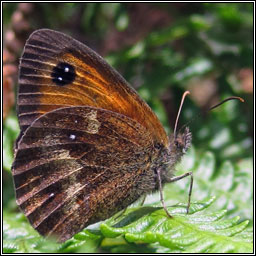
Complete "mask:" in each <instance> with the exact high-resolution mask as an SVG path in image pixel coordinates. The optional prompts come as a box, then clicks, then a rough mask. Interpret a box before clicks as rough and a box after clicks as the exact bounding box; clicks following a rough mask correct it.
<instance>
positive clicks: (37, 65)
mask: <svg viewBox="0 0 256 256" xmlns="http://www.w3.org/2000/svg"><path fill="white" fill-rule="evenodd" d="M65 72H66V73H65ZM83 105H87V106H94V107H98V108H102V109H106V110H111V111H113V112H116V113H120V114H123V115H125V116H127V117H130V118H131V119H134V120H136V121H137V122H138V123H140V124H141V125H143V126H144V127H145V128H147V130H148V131H149V132H150V133H151V136H152V138H153V139H154V140H155V141H157V142H159V143H161V144H163V145H165V146H167V144H168V139H167V136H166V133H165V131H164V129H163V127H162V125H161V123H160V122H159V120H158V118H157V117H156V115H155V114H154V113H153V112H152V110H151V109H150V108H149V106H148V105H147V104H146V103H145V102H144V101H143V100H142V99H141V98H140V97H139V96H138V94H137V93H136V92H135V90H133V89H132V88H131V87H130V86H129V85H128V83H127V82H126V81H125V80H124V79H123V78H122V76H121V75H120V74H119V73H118V72H116V71H115V70H114V69H113V68H112V67H111V66H110V65H108V64H107V63H106V62H105V61H104V60H103V59H102V58H101V57H100V56H99V55H98V54H96V53H95V52H94V51H92V50H91V49H90V48H88V47H86V46H85V45H83V44H81V43H80V42H78V41H76V40H74V39H73V38H71V37H69V36H67V35H64V34H62V33H59V32H56V31H52V30H48V29H43V30H38V31H36V32H34V33H33V34H32V35H31V36H30V38H29V39H28V41H27V43H26V45H25V49H24V52H23V55H22V58H21V62H20V75H19V93H18V115H19V122H20V126H21V130H22V132H24V131H25V130H26V129H27V127H29V126H30V125H31V123H32V122H33V120H35V119H36V118H38V117H39V116H40V115H42V114H44V113H47V112H49V111H52V110H54V109H57V108H61V107H65V106H83Z"/></svg>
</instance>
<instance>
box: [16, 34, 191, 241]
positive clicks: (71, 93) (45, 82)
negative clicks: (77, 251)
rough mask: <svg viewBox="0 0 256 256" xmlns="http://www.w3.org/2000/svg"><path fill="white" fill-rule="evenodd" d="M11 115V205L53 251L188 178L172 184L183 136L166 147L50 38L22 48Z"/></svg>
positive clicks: (69, 44) (89, 63)
mask: <svg viewBox="0 0 256 256" xmlns="http://www.w3.org/2000/svg"><path fill="white" fill-rule="evenodd" d="M17 113H18V119H19V125H20V130H21V131H20V135H19V137H18V139H17V141H16V145H15V160H14V163H13V165H12V174H13V177H14V184H15V189H16V201H17V204H18V205H19V207H20V209H21V210H22V211H23V212H24V214H25V215H26V217H27V218H28V220H29V222H30V223H31V224H32V226H33V227H34V228H35V229H36V230H37V231H38V232H39V233H40V234H41V235H44V236H50V235H53V236H55V237H57V239H58V241H60V242H63V241H65V240H67V239H69V238H71V237H72V236H73V235H74V234H76V233H77V232H79V231H81V230H82V229H83V228H84V227H86V226H88V225H90V224H92V223H95V222H98V221H100V220H104V219H106V218H109V217H110V216H112V215H113V214H115V213H116V212H118V211H120V210H122V209H124V208H126V207H127V206H128V205H130V204H131V203H133V202H134V201H135V200H137V199H138V198H139V197H141V196H142V195H145V194H147V193H149V192H152V191H156V190H160V196H161V201H162V203H163V206H164V201H163V195H162V184H164V183H167V182H172V181H176V180H178V179H181V178H183V177H185V176H188V175H190V176H191V178H192V173H186V174H184V175H181V176H178V177H173V170H174V165H175V163H176V162H177V161H179V160H180V159H181V157H182V155H183V154H184V153H185V152H186V151H187V149H188V148H189V146H190V144H191V133H190V131H189V129H188V128H185V130H184V133H178V134H176V133H174V134H173V135H171V136H169V137H168V136H167V134H166V132H165V130H164V128H163V126H162V125H161V123H160V121H159V120H158V118H157V117H156V115H155V114H154V113H153V112H152V110H151V109H150V107H149V106H148V105H147V104H146V103H145V102H144V101H143V100H142V99H141V98H140V96H139V95H138V94H137V93H136V91H135V90H134V89H133V88H132V87H131V86H130V85H129V84H128V83H127V82H126V81H125V80H124V78H123V77H122V76H121V75H120V74H119V73H118V72H117V71H115V70H114V69H113V68H112V67H111V66H110V65H109V64H107V62H106V61H104V60H103V59H102V58H101V57H100V56H99V55H98V54H97V53H95V52H94V51H93V50H91V49H90V48H88V47H87V46H85V45H84V44H82V43H80V42H78V41H76V40H75V39H73V38H71V37H69V36H67V35H65V34H62V33H60V32H56V31H52V30H49V29H41V30H37V31H35V32H34V33H33V34H32V35H31V36H30V37H29V39H28V40H27V42H26V45H25V48H24V52H23V55H22V58H21V61H20V72H19V90H18V99H17ZM175 130H176V129H175ZM191 189H192V182H191V186H190V195H191ZM189 198H190V197H189ZM188 207H189V204H188ZM164 208H165V210H166V207H165V206H164ZM187 209H188V208H187ZM166 212H167V210H166ZM167 213H168V212H167Z"/></svg>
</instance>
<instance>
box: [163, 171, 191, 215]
mask: <svg viewBox="0 0 256 256" xmlns="http://www.w3.org/2000/svg"><path fill="white" fill-rule="evenodd" d="M187 176H190V186H189V193H188V204H187V214H188V212H189V207H190V201H191V195H192V188H193V173H192V172H187V173H184V174H182V175H180V176H176V177H172V178H168V177H165V180H166V181H167V182H175V181H178V180H181V179H183V178H185V177H187Z"/></svg>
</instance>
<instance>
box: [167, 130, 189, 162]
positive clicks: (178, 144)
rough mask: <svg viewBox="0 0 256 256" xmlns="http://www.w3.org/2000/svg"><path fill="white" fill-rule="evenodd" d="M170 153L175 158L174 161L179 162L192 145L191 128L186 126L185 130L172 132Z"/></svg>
mask: <svg viewBox="0 0 256 256" xmlns="http://www.w3.org/2000/svg"><path fill="white" fill-rule="evenodd" d="M169 141H170V144H169V153H170V155H171V158H175V159H173V161H172V162H173V163H176V162H178V161H179V160H180V159H181V157H182V156H183V155H184V154H185V153H186V152H187V150H188V148H189V147H190V145H191V141H192V134H191V132H190V131H189V128H188V127H186V128H185V130H184V132H178V133H177V134H176V135H174V134H172V135H170V138H169Z"/></svg>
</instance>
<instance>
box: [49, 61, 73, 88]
mask: <svg viewBox="0 0 256 256" xmlns="http://www.w3.org/2000/svg"><path fill="white" fill-rule="evenodd" d="M51 76H52V81H53V82H54V83H55V84H56V85H59V86H63V85H66V84H70V83H72V82H73V81H74V80H75V76H76V73H75V69H74V67H73V66H72V65H70V64H68V63H65V62H60V63H59V64H58V65H57V66H55V67H54V68H53V71H52V74H51Z"/></svg>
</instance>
